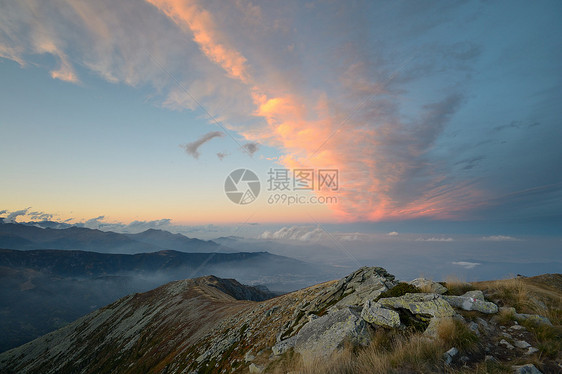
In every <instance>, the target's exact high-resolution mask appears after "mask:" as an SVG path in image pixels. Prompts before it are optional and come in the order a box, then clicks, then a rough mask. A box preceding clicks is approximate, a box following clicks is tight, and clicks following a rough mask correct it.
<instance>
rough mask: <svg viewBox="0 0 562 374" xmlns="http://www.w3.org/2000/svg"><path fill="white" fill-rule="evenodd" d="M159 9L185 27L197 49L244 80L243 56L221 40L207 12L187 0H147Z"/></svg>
mask: <svg viewBox="0 0 562 374" xmlns="http://www.w3.org/2000/svg"><path fill="white" fill-rule="evenodd" d="M147 2H149V3H150V4H152V5H154V6H155V7H157V8H158V9H160V10H161V11H162V12H164V14H166V15H167V16H168V17H169V18H170V19H172V20H173V21H174V22H175V23H176V24H177V25H178V26H179V27H181V28H184V29H185V28H187V29H189V31H191V33H192V34H193V40H194V41H195V42H196V43H197V44H198V45H199V48H201V51H202V52H203V53H204V54H205V55H206V56H207V57H208V58H209V60H211V61H213V62H215V63H216V64H218V65H219V66H221V67H222V68H223V69H224V70H225V71H226V72H227V73H228V74H229V75H230V76H232V77H233V78H236V79H240V80H241V81H243V82H247V80H248V73H247V71H246V58H244V56H242V54H241V53H239V52H238V51H237V50H235V49H233V48H230V47H228V46H227V45H226V43H224V42H219V40H220V39H221V37H220V33H219V31H218V30H217V28H216V27H215V23H214V21H213V18H212V16H211V14H210V13H209V12H208V11H206V10H205V9H202V8H201V7H199V6H198V5H197V4H196V3H195V2H194V1H190V0H147Z"/></svg>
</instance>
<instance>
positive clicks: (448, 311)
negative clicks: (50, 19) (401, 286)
mask: <svg viewBox="0 0 562 374" xmlns="http://www.w3.org/2000/svg"><path fill="white" fill-rule="evenodd" d="M379 303H380V304H381V305H382V306H383V307H387V308H395V309H406V310H408V311H410V312H411V313H412V314H416V315H419V316H422V317H425V316H429V317H430V318H431V317H435V318H443V317H452V316H453V315H454V314H455V311H454V310H453V308H451V306H450V305H449V304H448V303H447V302H446V301H445V300H443V298H442V296H441V295H437V294H434V293H407V294H406V295H404V296H400V297H387V298H384V299H380V300H379Z"/></svg>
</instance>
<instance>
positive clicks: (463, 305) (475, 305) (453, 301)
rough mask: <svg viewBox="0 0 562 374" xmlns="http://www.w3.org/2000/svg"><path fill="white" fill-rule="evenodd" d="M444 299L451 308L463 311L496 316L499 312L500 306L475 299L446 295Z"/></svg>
mask: <svg viewBox="0 0 562 374" xmlns="http://www.w3.org/2000/svg"><path fill="white" fill-rule="evenodd" d="M443 299H444V300H446V301H447V302H448V303H449V304H450V305H451V306H453V307H455V308H459V309H463V310H476V311H478V312H482V313H486V314H494V313H497V312H498V306H497V305H496V304H494V303H491V302H489V301H483V300H480V299H477V298H474V297H466V296H446V295H444V296H443Z"/></svg>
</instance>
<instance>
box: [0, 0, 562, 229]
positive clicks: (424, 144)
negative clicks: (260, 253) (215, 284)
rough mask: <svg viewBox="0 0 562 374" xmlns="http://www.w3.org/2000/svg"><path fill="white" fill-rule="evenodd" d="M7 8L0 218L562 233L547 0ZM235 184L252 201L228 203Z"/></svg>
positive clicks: (554, 17) (173, 1)
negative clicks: (248, 174)
mask: <svg viewBox="0 0 562 374" xmlns="http://www.w3.org/2000/svg"><path fill="white" fill-rule="evenodd" d="M0 9H1V10H2V11H0V172H1V175H2V183H1V184H0V192H1V193H0V212H3V213H2V214H0V215H4V216H5V217H9V216H11V217H12V218H13V219H14V220H16V219H18V217H19V219H20V220H23V219H56V220H60V221H68V222H75V223H76V222H78V223H88V222H89V223H88V224H89V225H98V226H99V225H100V224H101V223H103V222H104V223H105V224H108V225H114V226H113V227H117V226H119V225H121V226H120V227H122V226H123V225H125V226H126V225H130V224H137V225H139V223H140V226H142V227H148V226H154V227H160V226H162V225H176V226H178V225H185V226H193V227H212V226H209V225H238V226H240V225H248V226H252V225H255V224H262V225H264V224H265V225H278V227H277V228H275V229H274V230H273V229H272V230H273V231H272V232H275V230H278V229H279V228H280V227H282V226H287V227H290V226H291V224H312V225H327V226H329V227H331V228H332V229H335V230H337V229H342V228H343V230H344V231H378V232H392V231H394V230H399V231H401V232H402V231H409V232H413V231H426V232H441V233H444V232H448V231H457V232H467V231H471V232H481V233H487V235H494V234H495V235H507V234H509V233H512V232H515V233H518V232H521V233H526V234H541V235H542V234H549V235H552V234H560V232H561V230H560V228H561V227H562V214H561V213H560V212H561V211H562V173H561V172H560V170H561V169H562V168H561V166H562V148H561V147H560V145H559V143H560V139H562V126H561V125H562V123H561V121H562V106H561V105H560V97H562V68H561V65H562V48H560V45H561V44H562V43H561V42H562V24H561V23H560V21H559V15H560V14H561V13H562V3H560V2H559V1H536V2H528V1H497V2H487V1H447V2H439V1H415V2H414V1H394V2H382V1H374V2H372V1H365V2H361V1H310V2H302V1H283V2H258V1H248V0H232V1H228V2H225V1H214V0H210V1H205V2H203V1H195V0H147V1H145V2H143V1H138V0H118V1H113V0H112V1H110V0H97V1H93V0H90V1H83V0H72V1H70V0H53V1H48V2H45V1H41V0H21V1H17V2H15V1H8V0H6V1H4V0H0ZM237 169H249V170H251V171H253V172H254V174H255V175H256V176H257V177H258V179H259V183H260V192H259V195H258V196H257V197H256V198H255V200H253V197H252V199H251V200H253V201H250V203H247V204H239V203H236V202H233V201H231V200H230V199H229V196H227V194H226V193H225V183H226V181H227V177H228V175H229V174H230V173H231V172H232V171H234V170H237ZM276 170H277V171H279V172H280V173H277V174H272V173H274V172H275V171H276ZM283 170H286V171H288V173H289V174H288V175H289V176H291V177H292V178H291V180H290V186H289V187H290V188H289V189H287V190H282V189H275V188H273V187H272V186H274V185H275V183H274V182H279V181H280V180H281V179H280V177H279V176H280V175H282V173H281V172H282V171H283ZM299 170H308V171H309V175H311V174H310V173H311V171H312V173H314V174H313V175H314V179H312V180H314V181H315V186H314V187H313V188H311V189H295V186H297V185H298V183H297V182H296V178H295V175H297V174H295V173H300V172H299ZM322 170H332V171H333V170H337V178H338V185H337V188H332V187H334V186H333V185H332V186H328V187H329V188H326V186H324V188H323V189H322V188H320V187H321V186H320V179H319V178H320V174H321V171H322ZM272 175H275V178H274V177H272ZM298 175H301V174H298ZM248 185H249V184H248V180H245V179H242V180H240V181H239V182H235V188H237V190H236V191H238V189H239V190H240V191H242V192H244V191H246V190H248V188H249V187H248ZM230 196H232V195H230ZM254 197H255V196H254ZM297 197H298V198H299V199H300V200H299V199H297ZM293 200H294V201H293ZM297 200H298V201H297ZM14 213H15V215H14ZM238 226H236V227H238ZM468 226H470V229H469V228H467V227H468ZM260 230H261V231H264V230H263V229H260Z"/></svg>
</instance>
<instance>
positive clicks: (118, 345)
mask: <svg viewBox="0 0 562 374" xmlns="http://www.w3.org/2000/svg"><path fill="white" fill-rule="evenodd" d="M414 284H418V285H419V286H420V287H425V288H424V289H425V290H426V292H425V293H423V292H421V290H420V289H418V288H416V286H414ZM445 286H447V287H449V288H447V287H444V286H443V284H438V283H435V282H432V281H430V280H422V279H417V280H415V281H412V282H411V283H401V282H398V281H397V280H396V279H395V278H394V276H393V275H391V274H389V273H388V272H387V271H386V270H385V269H382V268H378V267H376V268H361V269H359V270H357V271H355V272H353V273H352V274H349V275H348V276H346V277H344V278H342V279H340V280H339V281H330V282H326V283H322V284H318V285H315V286H312V287H308V288H305V289H302V290H299V291H295V292H292V293H289V294H285V295H282V296H278V297H275V298H272V299H268V300H264V301H250V300H248V299H252V298H254V299H255V296H256V292H257V291H256V290H255V289H253V288H251V287H250V288H249V287H246V286H242V285H241V284H239V283H238V282H236V281H234V280H228V279H219V278H217V277H215V276H205V277H200V278H197V279H188V280H180V281H175V282H171V283H169V284H166V285H164V286H161V287H158V288H156V289H154V290H151V291H149V292H145V293H142V294H133V295H129V296H126V297H124V298H122V299H120V300H118V301H116V302H114V303H112V304H110V305H108V306H106V307H104V308H101V309H98V310H96V311H94V312H92V313H90V314H88V315H87V316H84V317H82V318H80V319H79V320H77V321H75V322H72V323H70V324H69V325H67V326H65V327H63V328H61V329H59V330H57V331H54V332H52V333H49V334H47V335H45V336H42V337H40V338H38V339H36V340H34V341H32V342H29V343H27V344H25V345H23V346H21V347H18V348H15V349H12V350H10V351H8V352H4V353H2V354H0V371H1V372H2V373H7V374H9V373H109V372H111V373H140V372H142V373H167V374H169V373H230V372H240V373H247V372H248V371H249V372H250V373H261V372H266V373H267V372H289V371H293V372H307V373H326V372H353V373H373V372H420V373H433V372H461V371H462V372H513V371H514V370H515V369H511V367H512V365H523V364H527V366H525V367H526V368H527V369H525V370H531V368H530V365H533V366H534V365H537V366H538V367H539V368H540V369H541V370H542V372H544V373H550V372H558V371H559V368H560V367H559V366H558V364H557V362H560V358H562V353H561V352H560V349H558V348H559V345H560V341H559V335H557V334H559V329H560V318H559V317H557V316H556V314H555V313H553V312H555V311H556V310H559V309H560V307H561V301H560V300H561V296H562V275H560V274H552V275H546V276H542V277H533V278H528V279H526V278H516V279H510V280H505V281H495V282H488V283H481V284H466V283H458V282H456V283H450V284H449V283H446V284H445ZM516 288H518V289H520V290H524V292H525V295H526V297H528V298H530V299H529V300H534V301H532V302H531V301H529V300H526V304H522V305H519V304H517V295H515V294H513V293H511V294H509V293H506V292H504V291H505V290H507V289H516ZM467 290H469V291H468V292H467ZM459 295H460V296H459ZM489 300H492V301H489ZM531 303H534V304H533V305H531ZM497 304H499V305H504V306H506V308H505V309H503V310H502V311H501V312H500V313H498V307H497ZM509 305H517V310H515V309H514V308H508V307H507V306H509ZM538 305H543V307H542V308H543V309H538V310H542V311H543V312H544V313H545V314H548V315H549V316H550V317H551V318H553V319H552V322H551V321H549V320H548V318H546V317H543V316H539V315H534V314H525V313H523V312H527V313H528V311H527V310H526V309H525V308H527V309H533V308H535V307H536V306H538ZM549 313H550V314H549ZM557 331H558V332H557ZM507 339H509V342H508V341H507ZM510 342H511V343H510ZM361 346H363V348H362V347H361ZM506 347H507V348H506ZM557 347H558V348H557ZM453 348H454V349H453ZM531 363H532V364H531ZM522 370H523V369H522ZM535 370H536V368H535ZM519 372H539V371H524V370H523V371H519Z"/></svg>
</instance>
